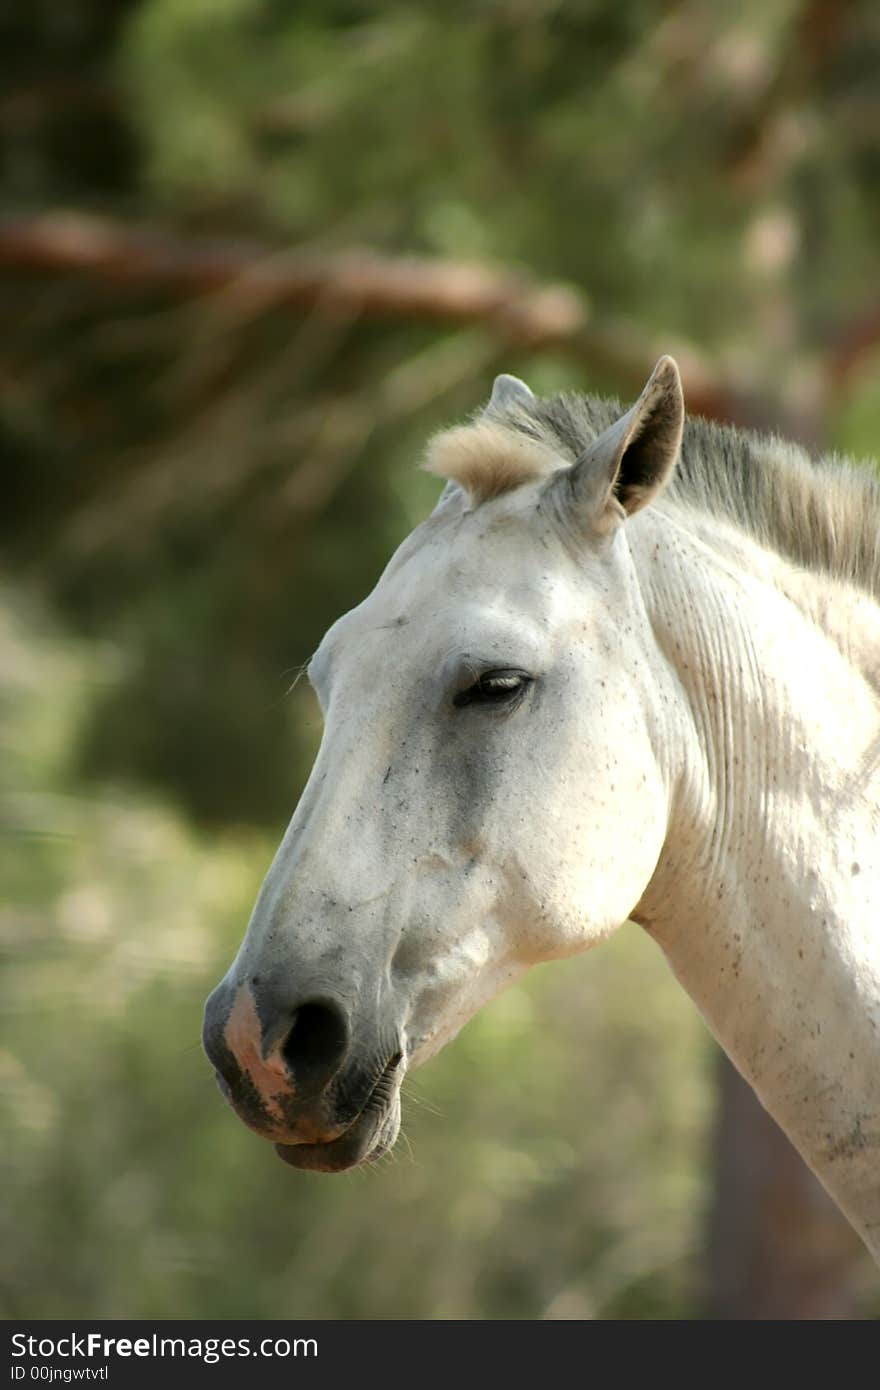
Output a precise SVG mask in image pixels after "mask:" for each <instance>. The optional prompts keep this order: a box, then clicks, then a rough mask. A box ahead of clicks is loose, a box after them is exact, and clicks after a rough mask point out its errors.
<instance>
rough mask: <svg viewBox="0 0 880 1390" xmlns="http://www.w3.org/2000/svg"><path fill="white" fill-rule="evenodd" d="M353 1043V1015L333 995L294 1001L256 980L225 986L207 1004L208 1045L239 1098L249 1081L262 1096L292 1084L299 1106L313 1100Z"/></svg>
mask: <svg viewBox="0 0 880 1390" xmlns="http://www.w3.org/2000/svg"><path fill="white" fill-rule="evenodd" d="M254 986H256V988H254ZM350 1041H351V1024H350V1021H349V1017H348V1013H347V1011H346V1010H345V1009H344V1008H343V1006H342V1004H341V1003H340V1002H339V1001H338V1000H337V999H335V998H333V997H332V996H331V995H312V994H311V993H305V994H304V995H302V996H300V997H299V998H297V997H296V996H294V997H293V998H291V997H290V995H289V994H288V992H287V991H286V990H280V991H277V990H275V989H265V988H264V989H260V988H259V986H258V985H257V982H256V981H253V982H251V984H246V985H244V986H239V987H238V988H236V987H235V986H233V985H230V983H229V982H228V981H223V983H222V984H220V985H219V986H218V987H217V989H215V991H214V993H213V994H212V995H211V996H210V998H209V999H208V1002H207V1004H206V1005H205V1021H204V1027H203V1029H202V1043H203V1045H204V1049H205V1052H206V1054H207V1056H208V1060H209V1061H210V1062H211V1063H212V1065H213V1067H214V1069H215V1071H216V1072H217V1074H218V1075H219V1076H220V1077H221V1078H222V1081H223V1082H225V1083H226V1086H227V1087H228V1088H230V1089H231V1091H232V1093H233V1094H237V1093H239V1092H241V1091H242V1089H244V1090H247V1083H246V1082H245V1078H249V1082H250V1085H251V1086H253V1087H256V1090H257V1091H258V1092H262V1093H272V1092H277V1090H278V1086H279V1083H281V1084H282V1085H283V1084H284V1083H287V1085H289V1086H292V1088H293V1090H294V1093H295V1095H296V1098H297V1100H298V1101H300V1100H310V1099H313V1098H314V1097H316V1096H317V1095H319V1094H320V1092H321V1091H322V1090H323V1089H324V1088H325V1086H326V1085H327V1083H328V1082H329V1081H330V1079H331V1078H332V1077H333V1076H334V1075H335V1074H336V1072H337V1071H338V1070H339V1068H340V1066H341V1065H342V1062H343V1059H344V1057H345V1055H346V1053H347V1052H348V1047H349V1042H350Z"/></svg>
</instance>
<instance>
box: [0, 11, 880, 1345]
mask: <svg viewBox="0 0 880 1390" xmlns="http://www.w3.org/2000/svg"><path fill="white" fill-rule="evenodd" d="M878 71H880V9H878V7H877V5H876V4H875V3H873V0H743V2H742V3H740V4H738V5H735V6H733V5H719V4H716V3H713V2H712V0H624V2H623V3H621V2H620V0H473V2H472V3H468V4H464V3H456V0H420V3H418V4H413V3H410V4H402V3H384V4H367V3H358V0H300V2H299V3H290V0H65V3H64V4H59V3H57V0H30V3H28V4H22V3H20V0H2V4H0V74H2V89H0V170H2V203H0V312H2V319H3V334H2V342H0V455H2V505H0V540H2V547H3V557H4V558H3V569H2V579H0V585H2V587H0V716H2V721H3V723H2V768H0V776H2V782H3V798H2V813H0V814H2V832H3V833H2V835H0V885H2V895H3V906H2V914H0V929H2V938H0V939H2V965H3V987H4V1026H3V1041H2V1049H0V1096H2V1114H3V1130H4V1144H3V1158H2V1162H3V1165H4V1171H3V1176H2V1188H3V1193H4V1198H5V1199H6V1200H5V1204H4V1212H3V1216H2V1223H3V1225H2V1229H0V1282H2V1289H3V1294H2V1296H3V1300H4V1310H5V1313H6V1316H8V1317H25V1316H27V1317H46V1318H49V1317H58V1318H86V1317H93V1316H104V1317H141V1318H159V1317H203V1318H225V1317H236V1316H241V1317H252V1318H283V1317H298V1316H301V1317H321V1318H327V1317H347V1318H387V1317H406V1318H411V1317H422V1318H451V1317H463V1318H505V1317H507V1318H607V1317H620V1318H645V1317H652V1318H654V1317H657V1318H667V1317H687V1318H691V1317H701V1316H706V1315H714V1316H719V1317H767V1316H778V1317H810V1318H819V1317H841V1316H854V1317H875V1316H877V1315H878V1313H880V1291H878V1280H877V1275H876V1271H875V1270H873V1266H871V1265H869V1263H868V1261H867V1257H866V1256H864V1255H863V1254H862V1252H861V1247H860V1245H859V1243H858V1241H857V1240H856V1238H855V1237H854V1236H853V1235H852V1234H851V1233H850V1232H849V1229H848V1228H847V1227H846V1226H845V1225H844V1224H843V1222H842V1220H841V1219H840V1218H839V1217H838V1216H837V1215H836V1213H835V1212H834V1211H833V1209H832V1208H831V1205H830V1203H829V1202H828V1201H827V1199H826V1198H825V1197H824V1195H823V1194H822V1193H821V1192H820V1191H819V1190H818V1188H817V1187H816V1185H815V1184H814V1183H813V1181H812V1179H810V1178H809V1177H808V1175H807V1174H806V1171H805V1170H804V1169H803V1167H802V1165H801V1164H800V1161H799V1160H798V1159H797V1158H796V1157H795V1156H794V1155H793V1153H792V1151H791V1150H790V1149H789V1148H788V1146H787V1144H786V1143H785V1141H784V1140H782V1138H781V1136H780V1135H779V1134H778V1131H776V1130H775V1128H774V1127H773V1126H772V1124H771V1123H770V1121H769V1120H767V1119H766V1117H765V1116H764V1115H763V1112H761V1111H760V1109H759V1108H758V1107H757V1105H756V1104H755V1102H753V1101H752V1099H751V1097H750V1095H749V1093H748V1092H746V1091H745V1090H744V1089H743V1088H742V1086H741V1084H740V1083H739V1082H738V1081H737V1079H736V1078H735V1077H734V1076H733V1075H732V1073H731V1072H730V1070H729V1069H728V1068H727V1067H726V1064H722V1062H721V1060H720V1059H719V1057H718V1056H717V1053H716V1051H715V1049H714V1046H713V1044H712V1043H711V1042H710V1040H709V1039H708V1036H707V1034H706V1032H705V1029H704V1028H703V1025H702V1023H701V1022H700V1020H699V1018H698V1017H697V1015H696V1012H695V1010H694V1008H693V1007H692V1005H691V1004H690V1001H689V1000H688V999H687V998H686V996H685V995H684V994H683V993H682V992H681V990H680V989H679V988H678V986H677V985H676V984H675V983H674V982H673V980H672V979H671V976H670V975H669V973H668V971H667V969H666V967H665V965H664V962H663V960H662V959H661V957H660V956H659V953H658V952H657V951H656V950H655V949H654V947H653V946H652V945H651V943H650V942H649V941H648V940H647V939H646V938H644V937H643V936H642V935H641V933H640V932H639V931H638V929H637V928H635V927H633V926H627V927H625V928H623V929H622V930H621V932H620V933H619V934H618V936H617V937H616V938H615V939H614V940H613V941H612V942H611V943H610V944H608V945H606V946H603V947H602V948H601V950H598V951H596V952H594V953H591V954H590V955H589V956H587V957H584V958H582V959H580V960H577V961H573V962H570V963H567V964H565V965H553V966H551V967H548V968H546V969H542V970H539V971H536V972H534V973H533V975H532V976H531V978H530V979H529V980H527V981H526V983H525V984H524V985H523V986H522V987H519V988H517V989H515V990H512V991H510V992H509V993H508V994H506V995H504V996H503V997H502V998H500V999H499V1000H498V1001H497V1002H496V1003H495V1004H494V1005H492V1006H491V1007H490V1008H488V1009H486V1010H485V1011H484V1012H483V1013H482V1014H480V1015H479V1016H478V1018H477V1019H476V1020H475V1021H474V1022H473V1023H472V1024H471V1025H470V1026H469V1027H468V1028H467V1029H466V1030H465V1032H464V1033H463V1034H462V1036H461V1037H460V1038H459V1039H458V1041H457V1042H456V1043H455V1044H454V1045H452V1046H451V1047H450V1048H449V1049H448V1050H447V1051H446V1052H445V1053H444V1054H442V1055H441V1057H440V1058H439V1059H437V1060H436V1061H435V1062H433V1063H431V1064H430V1065H429V1066H428V1067H427V1068H425V1070H424V1071H423V1072H420V1073H418V1074H417V1075H416V1076H415V1078H414V1079H413V1080H412V1081H411V1082H409V1083H408V1084H407V1088H406V1090H407V1100H406V1103H405V1116H404V1128H405V1138H403V1139H402V1140H401V1142H400V1144H399V1145H398V1148H397V1150H396V1152H395V1154H394V1155H393V1156H392V1158H391V1159H389V1160H386V1161H383V1162H382V1163H381V1164H379V1165H377V1166H376V1167H375V1168H374V1169H370V1170H369V1171H364V1172H357V1173H354V1174H352V1175H350V1176H346V1177H341V1178H335V1179H328V1178H322V1177H318V1176H311V1175H307V1174H302V1173H297V1172H294V1171H292V1170H291V1169H289V1168H285V1167H283V1166H282V1165H281V1164H280V1163H279V1162H278V1160H277V1159H276V1158H275V1157H274V1155H273V1153H272V1150H271V1148H270V1146H269V1145H266V1144H264V1143H262V1142H261V1141H259V1140H258V1139H256V1138H255V1137H254V1136H252V1135H250V1134H249V1133H248V1132H247V1131H245V1129H244V1128H243V1127H242V1126H241V1124H240V1123H239V1122H238V1121H237V1120H236V1119H235V1118H234V1116H233V1115H232V1113H231V1111H229V1110H228V1109H227V1107H226V1106H225V1104H224V1103H223V1101H222V1099H221V1097H220V1095H219V1093H218V1092H217V1090H216V1088H215V1086H214V1083H213V1081H212V1078H211V1074H210V1071H209V1068H208V1066H207V1065H206V1063H205V1061H204V1059H203V1058H202V1056H201V1053H200V1050H199V1044H198V1037H199V1029H200V1015H201V1007H202V1001H203V999H204V996H205V994H206V993H207V991H208V990H209V988H210V987H212V986H213V984H214V983H215V981H216V979H217V978H218V977H219V975H220V974H221V973H222V972H223V971H224V970H225V968H226V965H227V963H228V961H229V959H230V958H231V956H232V954H233V952H234V950H235V949H236V947H237V944H238V941H239V939H240V937H241V935H242V933H243V930H244V927H245V924H246V921H247V917H248V914H249V911H250V907H251V904H252V901H253V898H254V896H255V894H256V891H257V888H258V886H259V882H260V879H261V877H262V874H263V872H264V870H265V868H266V866H267V864H268V861H269V859H270V857H271V854H272V853H273V851H274V848H275V845H276V843H277V841H278V839H279V838H280V835H281V832H282V830H283V827H284V825H285V823H286V820H287V818H288V817H289V814H290V812H291V810H292V808H293V806H294V804H295V802H296V799H297V796H298V793H299V789H300V787H301V786H302V783H303V781H304V779H305V776H306V774H307V770H308V767H309V763H310V760H311V758H312V756H313V753H314V750H315V747H316V742H317V739H318V737H319V719H318V713H317V709H316V706H315V703H314V701H313V698H312V696H311V695H310V693H309V691H308V689H307V687H306V683H305V682H299V683H294V678H295V675H296V673H297V671H298V669H299V667H300V664H301V663H302V662H303V661H304V659H306V658H307V657H308V656H309V654H310V652H311V651H312V650H313V648H314V647H315V645H316V644H317V642H318V640H319V638H320V636H321V634H322V633H323V631H324V629H325V628H326V627H327V625H328V624H329V623H330V622H331V621H332V619H333V618H334V617H335V616H337V615H338V614H339V613H340V612H341V611H342V610H344V609H345V608H347V607H349V606H350V605H351V604H352V603H353V602H355V601H357V600H358V599H359V598H360V597H361V596H362V595H363V594H364V593H365V592H366V590H367V589H368V588H369V587H371V585H372V584H373V582H374V581H375V579H376V577H377V576H378V573H379V572H380V570H381V568H382V566H383V565H384V563H385V560H386V559H387V557H388V555H389V553H390V551H391V549H392V548H393V547H394V545H395V544H396V543H397V542H398V541H399V540H400V539H401V538H402V537H403V536H404V535H405V534H406V533H407V532H408V531H409V530H410V529H411V528H412V526H413V525H414V524H415V523H416V522H417V521H418V520H419V519H421V518H422V517H423V516H424V515H425V513H426V512H427V510H429V509H430V507H431V506H432V504H433V501H434V498H435V496H436V494H437V490H438V489H437V484H436V481H432V480H431V479H430V478H428V477H426V476H424V475H420V474H419V473H418V471H417V469H416V464H417V461H418V458H419V454H420V450H421V447H422V444H423V442H424V440H425V438H426V436H427V434H428V433H429V432H430V431H432V430H433V429H435V428H436V427H437V426H439V425H441V424H443V423H447V422H450V421H452V420H455V419H457V418H459V417H461V416H462V415H463V414H465V413H466V412H468V411H470V410H471V409H473V408H474V407H476V406H477V405H478V404H479V403H480V402H481V401H482V400H483V399H484V398H485V397H486V395H487V393H488V390H489V388H490V384H491V379H492V377H493V375H494V374H495V373H496V372H497V371H501V370H504V371H512V372H515V373H516V374H518V375H521V376H523V377H525V378H526V380H528V381H529V383H530V384H531V385H532V387H533V389H535V390H537V391H551V390H556V389H562V388H579V389H586V390H590V391H594V392H607V393H609V394H614V395H620V396H621V397H623V398H631V397H632V396H633V395H634V394H635V393H636V392H637V391H638V389H639V387H640V386H641V384H642V382H643V380H644V379H645V377H646V375H647V373H648V372H649V371H650V368H651V366H652V365H653V362H654V360H655V358H656V356H657V355H658V353H659V352H660V351H672V352H674V353H675V354H676V355H677V356H678V358H679V361H680V363H681V365H682V368H683V372H684V377H685V383H686V392H687V396H688V400H689V405H690V408H691V409H692V410H697V411H701V412H703V413H705V414H708V415H711V416H714V417H715V418H718V419H722V420H725V419H726V420H733V421H736V422H737V423H739V424H744V425H754V426H757V427H761V428H774V429H777V430H780V431H781V432H783V433H786V434H788V435H789V436H791V437H794V438H797V439H799V440H801V441H802V442H804V443H806V444H807V445H808V446H810V447H811V448H813V449H820V448H835V449H838V450H846V451H850V452H853V453H854V454H856V455H858V456H860V457H865V458H867V456H869V455H870V454H871V453H872V452H876V451H877V449H878V441H880V277H878V262H880V253H878V247H880V85H878V82H877V73H878ZM866 466H873V465H871V464H866ZM872 1271H873V1272H872Z"/></svg>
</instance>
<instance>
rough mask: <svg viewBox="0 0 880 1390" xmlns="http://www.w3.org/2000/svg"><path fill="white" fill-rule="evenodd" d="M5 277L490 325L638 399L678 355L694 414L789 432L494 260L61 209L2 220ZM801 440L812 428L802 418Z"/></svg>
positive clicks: (676, 349) (761, 405)
mask: <svg viewBox="0 0 880 1390" xmlns="http://www.w3.org/2000/svg"><path fill="white" fill-rule="evenodd" d="M2 271H7V272H8V271H17V272H33V273H39V274H88V275H94V276H98V277H100V278H101V279H103V280H105V281H109V282H112V283H114V284H118V285H128V286H132V287H139V288H146V289H156V290H159V291H162V292H165V293H171V294H176V295H180V296H195V297H197V296H200V295H211V294H218V293H220V292H224V293H226V294H228V295H230V296H232V297H233V298H234V300H235V302H236V303H238V304H240V305H241V306H242V307H243V308H246V309H247V308H253V309H256V310H263V309H266V310H268V309H271V308H278V307H282V308H284V307H287V308H291V309H296V310H313V311H315V312H318V313H321V312H326V313H328V314H330V313H334V312H339V311H341V310H344V311H345V312H346V313H347V314H361V315H365V316H369V317H375V318H413V319H421V320H429V321H430V320H433V321H436V322H446V323H457V324H464V323H480V324H482V325H483V326H484V327H485V328H486V329H487V330H488V331H489V332H491V333H493V334H494V335H495V336H496V337H497V338H498V340H499V342H500V343H501V344H503V345H504V346H508V347H510V348H511V349H512V350H535V349H538V348H553V349H554V350H556V351H559V352H561V353H563V354H565V355H568V356H571V357H574V358H576V359H577V360H579V361H581V362H582V363H583V364H584V366H585V367H586V368H587V369H588V370H590V371H592V372H598V373H601V374H602V375H604V376H606V377H610V378H611V379H613V380H614V381H615V382H617V383H619V386H620V390H621V391H622V392H623V393H627V392H633V393H636V392H638V390H640V389H641V386H642V385H643V383H644V381H645V379H646V377H647V376H648V374H649V373H650V371H651V368H652V366H653V364H654V362H655V360H656V359H657V357H659V356H660V355H661V354H662V353H663V352H672V353H674V355H675V356H676V357H677V358H678V361H679V364H680V366H681V369H682V374H683V377H684V381H685V387H686V390H687V398H688V406H689V409H690V410H691V411H693V412H694V413H696V414H701V415H706V416H709V417H710V418H714V419H718V420H728V421H733V422H735V423H738V424H742V425H751V426H762V425H769V423H771V422H774V421H775V422H776V424H777V426H778V425H779V421H780V415H781V413H782V411H781V407H780V403H779V402H778V401H771V400H769V399H767V398H763V397H760V396H758V395H756V394H755V392H754V391H752V390H749V389H737V388H736V387H734V386H732V385H731V383H730V382H729V380H727V379H726V378H723V377H722V376H721V375H720V374H719V373H718V372H716V371H715V370H714V369H713V368H712V367H711V366H710V364H709V363H708V361H707V360H706V359H705V358H704V357H703V356H702V355H701V354H700V353H699V352H698V350H697V349H696V348H694V347H693V346H691V345H690V344H687V343H682V342H673V341H670V340H669V339H668V338H663V339H662V340H661V339H651V338H650V337H649V335H647V334H646V333H645V332H644V330H642V329H641V328H639V327H638V326H637V325H635V324H630V323H626V322H625V321H618V322H613V321H608V320H603V322H601V323H597V322H594V321H593V320H592V319H591V316H590V312H589V306H588V303H587V300H586V297H585V296H583V295H581V294H579V293H578V291H577V290H575V289H573V288H571V287H569V286H566V285H545V286H541V285H535V284H533V283H531V282H529V281H528V280H527V279H526V278H525V277H523V276H519V275H515V274H512V273H511V272H509V271H501V270H495V269H493V268H491V267H489V266H484V265H475V264H468V263H464V262H452V261H444V260H431V259H428V258H417V257H400V258H393V257H388V256H381V255H377V254H376V253H375V252H372V251H368V250H354V251H350V252H345V253H340V254H327V255H315V254H312V253H305V252H300V251H287V250H278V249H275V248H272V247H267V246H266V245H264V244H259V243H254V242H246V241H231V240H220V239H198V240H194V239H191V238H187V237H184V236H181V235H178V234H175V233H171V232H168V231H164V230H161V229H157V228H149V227H147V228H145V227H137V226H128V225H125V224H122V223H117V222H113V221H109V220H107V219H103V218H98V217H92V216H87V215H85V214H82V213H73V212H63V213H62V212H55V213H47V214H43V215H40V216H33V217H6V218H0V272H2ZM791 433H793V434H795V435H797V434H799V433H801V431H800V430H798V428H797V425H796V423H793V424H792V429H791Z"/></svg>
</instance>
